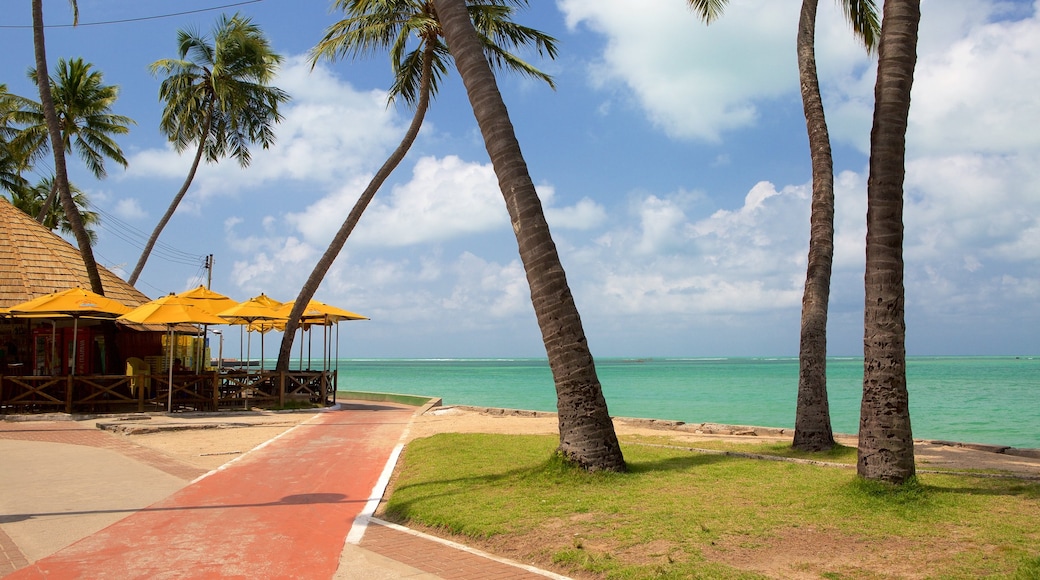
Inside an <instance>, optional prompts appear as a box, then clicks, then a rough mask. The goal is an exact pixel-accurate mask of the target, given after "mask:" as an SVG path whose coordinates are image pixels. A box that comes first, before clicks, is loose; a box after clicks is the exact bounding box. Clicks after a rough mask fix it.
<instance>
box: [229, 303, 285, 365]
mask: <svg viewBox="0 0 1040 580" xmlns="http://www.w3.org/2000/svg"><path fill="white" fill-rule="evenodd" d="M281 305H282V303H281V302H279V301H277V300H275V299H273V298H271V297H270V296H268V295H266V294H264V293H263V292H261V293H260V294H259V295H258V296H254V297H252V298H250V299H249V300H246V301H244V302H241V303H239V304H237V305H235V306H232V307H231V308H228V309H227V310H222V311H220V312H218V313H217V314H218V315H220V317H221V318H224V319H226V320H227V323H228V324H239V325H242V326H245V327H246V328H247V329H249V330H250V331H251V330H261V331H262V332H261V334H260V364H261V370H262V367H263V357H264V355H263V350H264V338H263V337H264V334H263V333H264V332H266V331H267V330H273V329H274V328H275V326H274V324H275V323H276V322H284V321H285V317H284V316H282V315H281V314H279V313H278V307H279V306H281ZM254 325H257V326H256V327H255V328H254ZM283 328H284V326H283ZM251 347H252V332H249V333H248V336H247V338H246V352H250V349H251ZM248 362H249V361H248V359H247V364H248Z"/></svg>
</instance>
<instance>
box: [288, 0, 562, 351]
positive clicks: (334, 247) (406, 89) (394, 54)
mask: <svg viewBox="0 0 1040 580" xmlns="http://www.w3.org/2000/svg"><path fill="white" fill-rule="evenodd" d="M526 4H527V2H526V0H470V2H469V6H468V8H469V13H470V16H471V18H472V19H473V22H474V23H475V24H476V27H477V30H478V34H479V35H480V38H481V45H482V46H483V50H484V51H485V53H486V54H487V55H488V58H489V59H490V60H491V62H492V63H493V64H494V65H496V66H499V67H501V68H505V69H508V70H512V71H515V72H519V73H521V74H525V75H529V76H531V77H534V78H537V79H540V80H543V81H545V82H547V83H549V86H554V85H553V81H552V78H551V77H550V76H549V75H547V74H545V73H543V72H541V71H539V70H538V69H537V68H535V67H533V66H532V65H530V64H528V63H526V62H524V61H523V60H521V59H519V58H517V57H516V56H515V55H513V54H512V53H510V52H509V51H510V50H512V49H515V48H520V47H524V46H528V45H533V46H534V48H535V49H536V50H537V51H538V52H539V54H546V55H548V56H549V57H550V58H555V56H556V41H555V39H553V38H552V37H551V36H548V35H546V34H544V33H542V32H539V31H537V30H534V29H532V28H528V27H526V26H521V25H518V24H515V23H514V22H512V21H511V20H510V18H511V17H512V15H513V12H514V9H515V7H522V6H526ZM335 6H337V7H338V8H340V9H342V10H343V11H344V12H345V13H346V14H347V18H345V19H343V20H341V21H339V22H337V23H336V24H333V25H332V26H330V27H329V29H328V30H327V31H326V33H325V37H324V38H322V40H321V42H319V43H318V45H317V46H315V47H314V49H313V50H312V51H311V61H312V63H316V62H317V61H318V60H319V59H323V58H325V59H335V58H339V57H344V56H350V57H359V56H363V55H367V54H370V53H373V52H376V51H380V50H388V51H389V52H390V58H391V63H392V65H393V70H394V84H393V86H392V87H391V88H390V91H389V96H388V98H389V101H390V102H393V101H394V100H395V99H396V98H398V97H400V98H401V99H402V100H404V102H405V103H406V104H407V105H409V106H412V107H414V108H415V113H414V115H413V116H412V122H411V124H410V125H409V127H408V130H407V131H406V132H405V135H404V138H403V139H402V140H401V143H400V145H398V146H397V149H395V150H394V152H393V153H392V154H391V155H390V157H389V158H388V159H387V160H386V162H385V163H383V166H382V167H380V168H379V171H377V172H376V174H375V176H374V177H373V178H372V180H371V181H370V182H369V184H368V186H367V187H366V188H365V190H364V191H363V192H362V193H361V195H360V196H359V198H358V200H357V202H356V203H355V204H354V207H353V209H352V210H351V211H350V213H349V214H348V215H347V218H346V220H344V222H343V225H342V226H340V229H339V231H338V232H336V235H335V236H334V237H333V239H332V241H331V242H330V243H329V247H328V248H327V249H326V250H325V253H324V254H323V255H322V257H321V259H319V260H318V263H317V264H315V266H314V270H313V271H311V274H310V276H309V277H308V278H307V281H306V282H305V283H304V285H303V287H302V288H301V289H300V294H299V296H297V298H296V303H295V304H294V306H293V310H292V312H291V313H290V314H289V320H288V322H287V324H286V327H285V333H284V334H283V335H282V343H281V347H280V349H279V352H278V366H277V368H278V369H281V370H285V369H287V368H288V367H289V355H290V353H291V351H292V342H293V338H294V336H295V333H296V329H297V328H298V326H299V320H300V316H302V315H303V311H304V309H305V308H306V307H307V304H308V303H310V301H311V298H313V297H314V294H315V292H317V290H318V286H320V285H321V281H322V280H323V279H324V278H325V275H326V274H327V273H328V271H329V268H331V267H332V263H333V262H335V260H336V257H337V256H339V253H340V250H342V249H343V245H344V244H345V243H346V241H347V238H348V237H349V236H350V233H351V232H352V231H353V230H354V227H355V226H356V225H357V222H358V220H359V219H361V214H362V213H364V211H365V208H367V207H368V204H369V203H370V202H371V201H372V198H373V197H375V194H376V192H377V191H378V190H379V188H380V187H381V186H382V185H383V182H384V181H386V178H387V177H389V176H390V174H391V173H392V172H393V171H394V169H395V168H396V167H397V166H398V165H399V164H400V163H401V160H403V159H404V157H405V154H407V153H408V150H409V149H410V148H411V146H412V143H413V142H414V141H415V137H416V135H418V133H419V129H420V127H422V123H423V119H424V118H425V116H426V110H427V108H428V107H429V102H430V98H431V97H432V96H433V95H435V94H436V92H437V85H438V82H439V81H440V79H441V78H442V77H443V75H445V74H446V73H447V72H448V70H449V69H448V67H449V62H448V60H449V57H450V55H449V54H448V49H447V47H446V46H445V45H444V42H443V40H442V39H441V37H442V32H441V26H440V22H438V20H437V15H436V12H435V10H434V7H433V3H432V2H431V1H429V0H337V1H336V3H335ZM413 37H414V40H416V41H418V44H417V46H415V48H414V49H412V50H410V51H409V50H408V48H407V47H408V43H409V42H410V41H412V40H413Z"/></svg>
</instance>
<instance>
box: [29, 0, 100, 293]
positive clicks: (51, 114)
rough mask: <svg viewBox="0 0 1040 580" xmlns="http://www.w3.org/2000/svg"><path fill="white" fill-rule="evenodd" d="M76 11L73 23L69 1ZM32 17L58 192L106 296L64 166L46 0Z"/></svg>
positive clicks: (95, 286) (90, 272)
mask: <svg viewBox="0 0 1040 580" xmlns="http://www.w3.org/2000/svg"><path fill="white" fill-rule="evenodd" d="M70 4H71V5H72V12H73V23H78V22H79V7H78V6H77V5H76V0H70ZM32 17H33V49H34V52H35V54H36V86H37V88H38V89H39V91H40V105H41V106H42V107H43V113H44V117H45V118H46V120H47V133H48V135H49V136H50V141H51V152H52V153H53V154H54V178H55V180H56V181H57V182H58V195H59V196H60V199H61V205H62V208H63V209H64V210H65V216H66V218H68V220H69V225H70V227H71V228H72V232H73V234H74V236H75V238H76V245H77V246H79V252H80V255H81V256H82V257H83V267H84V269H86V271H87V279H88V280H90V289H91V291H93V292H94V293H96V294H100V295H102V296H104V294H105V288H104V286H103V285H102V283H101V274H100V273H99V272H98V266H97V261H95V260H94V251H93V249H92V248H91V246H90V236H89V235H88V234H87V230H86V228H85V227H84V225H83V219H82V218H81V217H80V215H79V210H78V209H76V203H75V201H73V199H72V193H71V191H70V190H69V174H68V170H67V168H66V167H65V147H64V144H63V143H62V139H61V126H60V123H59V120H58V113H57V111H55V108H54V99H53V98H52V96H51V88H50V81H49V79H48V78H47V49H46V41H45V39H44V34H43V0H32Z"/></svg>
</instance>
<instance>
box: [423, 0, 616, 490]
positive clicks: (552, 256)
mask: <svg viewBox="0 0 1040 580" xmlns="http://www.w3.org/2000/svg"><path fill="white" fill-rule="evenodd" d="M434 4H435V6H436V8H437V15H438V16H439V18H440V22H441V25H442V27H443V30H444V37H445V39H446V41H447V44H448V48H449V49H450V50H451V55H452V56H453V57H454V58H455V63H456V66H457V67H458V70H459V75H460V76H461V77H462V82H463V84H464V85H465V86H466V93H467V95H468V96H469V101H470V105H471V106H472V108H473V114H474V116H475V117H476V119H477V124H478V125H479V126H480V132H481V134H482V135H483V136H484V146H485V147H486V148H487V151H488V154H489V156H490V157H491V163H492V165H493V166H494V168H495V174H496V175H497V176H498V185H499V189H501V190H502V196H503V197H504V198H505V202H506V208H507V210H508V212H509V220H510V222H511V223H512V225H513V232H514V233H515V234H516V241H517V246H518V248H519V251H520V259H521V261H522V262H523V264H524V270H525V272H526V273H527V282H528V284H529V285H530V287H531V302H532V303H533V305H534V311H535V316H536V317H537V319H538V326H539V328H540V329H541V331H542V341H543V343H544V344H545V351H546V354H548V357H549V367H550V368H551V369H552V373H553V380H554V382H555V384H556V406H557V411H558V417H559V431H560V443H559V446H558V447H557V453H558V454H559V455H560V456H561V457H564V458H565V459H567V460H568V461H571V462H573V463H575V464H577V465H580V466H581V467H583V468H585V469H588V470H605V471H624V470H625V468H626V467H625V458H624V456H623V455H622V454H621V447H620V445H619V444H618V440H617V436H616V434H615V433H614V425H613V422H612V421H611V418H610V413H609V411H608V410H607V403H606V400H605V399H604V397H603V389H602V387H601V385H600V382H599V377H598V376H597V374H596V365H595V361H594V360H593V358H592V353H591V352H590V351H589V346H588V342H587V340H586V338H585V331H584V329H583V328H582V324H581V317H580V316H579V314H578V308H577V306H576V305H575V303H574V297H573V295H572V294H571V291H570V286H569V285H568V284H567V277H566V274H565V273H564V270H563V265H562V264H561V263H560V257H559V254H558V253H557V252H556V245H555V243H554V242H553V239H552V235H551V233H550V232H549V226H548V224H547V223H546V221H545V214H544V212H543V210H542V205H541V202H540V201H539V199H538V194H537V192H536V191H535V188H534V182H533V181H532V180H531V175H530V173H529V172H528V170H527V164H526V162H525V161H524V157H523V154H522V153H521V151H520V144H519V143H518V142H517V140H516V134H515V132H514V131H513V125H512V123H511V121H510V120H509V113H508V111H507V110H506V106H505V103H504V102H503V100H502V95H501V93H499V90H498V85H497V83H496V81H495V76H494V73H493V72H492V71H491V67H490V66H488V61H487V60H486V59H485V57H484V50H483V47H482V45H481V41H480V37H479V36H478V35H477V34H476V32H475V30H474V27H473V22H472V21H471V20H470V15H469V13H468V12H467V10H466V4H465V1H464V0H435V2H434Z"/></svg>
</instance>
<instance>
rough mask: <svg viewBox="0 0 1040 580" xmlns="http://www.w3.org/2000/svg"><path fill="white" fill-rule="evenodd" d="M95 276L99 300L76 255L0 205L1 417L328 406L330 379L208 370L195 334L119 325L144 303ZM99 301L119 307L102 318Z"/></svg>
mask: <svg viewBox="0 0 1040 580" xmlns="http://www.w3.org/2000/svg"><path fill="white" fill-rule="evenodd" d="M98 269H99V273H100V275H101V279H102V285H103V287H104V289H105V296H104V297H100V296H97V295H93V294H92V293H89V291H87V290H82V289H86V288H89V287H90V284H89V280H88V278H87V275H86V269H85V268H84V266H83V262H82V259H81V256H80V253H79V251H78V250H77V249H76V248H75V247H73V246H72V245H71V244H69V243H68V242H66V241H65V240H64V239H62V238H61V237H59V236H57V235H55V234H54V233H53V232H51V231H50V230H48V229H47V228H46V227H44V226H42V225H40V224H38V223H37V222H36V221H35V220H33V219H32V218H31V217H30V216H28V215H26V214H24V213H22V212H21V211H20V210H18V209H17V208H15V207H14V206H12V205H11V204H10V202H8V201H7V200H6V199H3V198H0V414H11V413H43V412H61V413H104V412H147V411H213V410H217V409H222V408H238V409H241V408H250V407H267V408H270V407H283V408H284V407H286V406H302V405H324V404H331V403H334V402H335V392H336V380H337V377H336V372H335V371H329V370H327V369H323V370H317V371H309V370H298V371H288V372H275V371H265V370H263V369H262V368H261V369H256V370H254V369H251V368H248V367H247V368H246V369H245V370H238V369H227V368H221V367H222V365H216V366H214V365H211V364H210V360H211V359H210V356H209V350H208V348H207V343H208V341H207V338H206V335H205V333H203V332H202V329H201V328H200V327H199V326H197V325H193V324H176V325H167V324H134V323H127V322H122V321H118V320H117V319H116V318H117V317H118V315H120V314H123V313H124V312H125V311H129V310H131V309H133V308H136V307H138V306H141V305H143V304H145V303H148V302H149V298H148V297H147V296H145V295H144V294H142V293H141V292H139V291H138V290H137V289H136V288H134V287H133V286H131V285H129V284H127V283H126V282H125V281H123V280H122V279H121V278H119V277H118V276H116V275H115V274H114V273H112V272H111V271H109V270H108V269H106V268H104V267H101V266H99V268H98ZM74 290H79V291H80V292H81V294H78V295H77V296H74V297H73V298H72V301H71V302H66V303H65V306H63V307H51V306H46V307H44V308H43V309H42V310H36V311H30V310H24V309H19V307H21V308H24V307H25V304H27V303H33V302H35V301H38V300H41V299H44V298H46V297H50V296H56V295H59V294H63V293H64V291H74ZM91 296H95V297H97V298H96V299H90V298H91ZM77 297H78V298H77ZM106 299H107V300H110V301H112V302H115V303H118V304H120V305H123V306H125V307H124V308H122V309H120V308H117V307H111V308H107V309H106V307H105V306H103V305H102V303H103V301H104V300H106ZM77 300H78V301H77ZM62 308H64V309H62ZM120 310H122V311H120ZM174 361H177V362H178V363H180V364H172V363H174ZM182 367H183V368H182ZM184 369H190V370H184Z"/></svg>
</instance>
